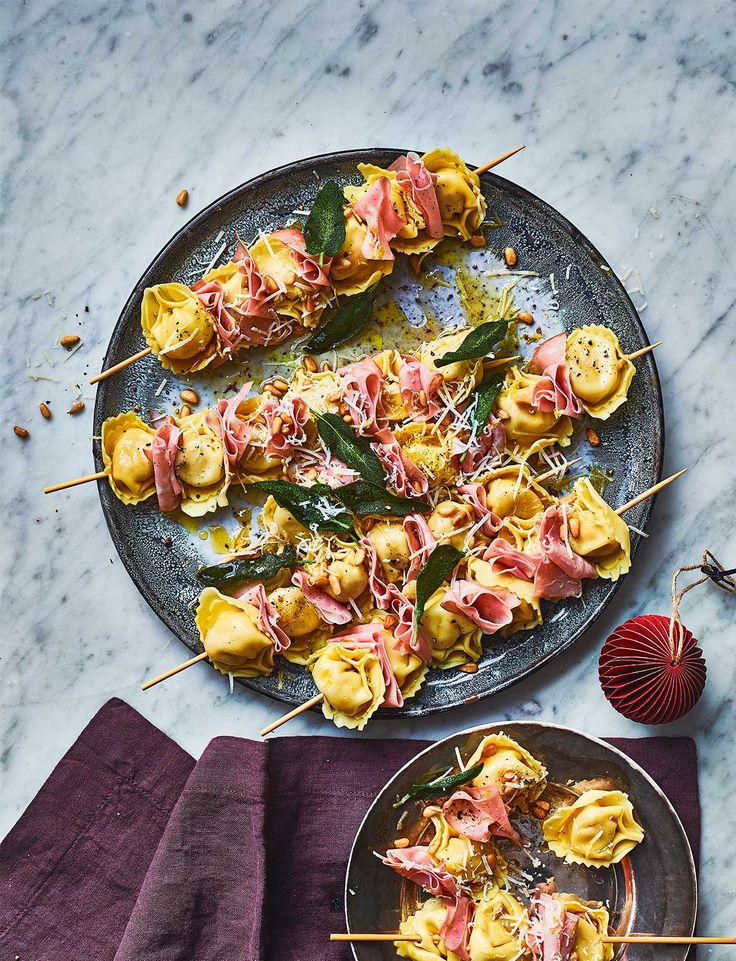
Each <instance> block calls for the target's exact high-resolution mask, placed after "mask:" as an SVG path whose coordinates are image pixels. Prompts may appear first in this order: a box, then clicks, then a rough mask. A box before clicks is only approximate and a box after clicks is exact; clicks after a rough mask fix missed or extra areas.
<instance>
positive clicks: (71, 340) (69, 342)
mask: <svg viewBox="0 0 736 961" xmlns="http://www.w3.org/2000/svg"><path fill="white" fill-rule="evenodd" d="M80 340H81V337H77V335H76V334H65V335H64V337H59V343H60V344H61V346H62V347H65V348H66V349H67V350H71V349H72V347H76V346H77V344H78V343H79V341H80Z"/></svg>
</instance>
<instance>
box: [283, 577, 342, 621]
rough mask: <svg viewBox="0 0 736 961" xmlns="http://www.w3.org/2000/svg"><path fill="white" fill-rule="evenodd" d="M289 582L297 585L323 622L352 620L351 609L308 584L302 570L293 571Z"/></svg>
mask: <svg viewBox="0 0 736 961" xmlns="http://www.w3.org/2000/svg"><path fill="white" fill-rule="evenodd" d="M291 583H292V584H294V585H295V586H296V587H298V588H299V590H300V591H301V592H302V594H303V595H304V596H305V597H306V599H307V600H308V601H309V603H310V604H311V605H312V606H313V607H315V608H316V609H317V613H318V614H319V616H320V617H321V618H322V620H323V621H324V622H325V624H349V623H350V622H351V621H352V619H353V612H352V610H351V609H350V608H349V607H348V606H347V605H346V604H341V603H340V601H336V600H335V598H334V597H330V595H329V594H328V593H327V592H326V591H323V590H321V589H320V588H319V587H314V585H312V584H310V583H309V581H308V580H307V575H306V573H305V572H304V571H294V573H293V574H292V576H291Z"/></svg>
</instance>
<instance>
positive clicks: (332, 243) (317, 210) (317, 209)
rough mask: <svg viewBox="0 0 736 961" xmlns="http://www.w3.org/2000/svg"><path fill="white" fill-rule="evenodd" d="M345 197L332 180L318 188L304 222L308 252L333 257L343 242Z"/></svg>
mask: <svg viewBox="0 0 736 961" xmlns="http://www.w3.org/2000/svg"><path fill="white" fill-rule="evenodd" d="M344 207H345V197H344V196H343V193H342V190H340V188H339V187H338V185H337V184H336V183H335V181H334V180H328V181H327V183H326V184H325V185H324V186H323V187H322V188H320V191H319V193H318V194H317V197H316V199H315V201H314V204H313V205H312V209H311V211H310V213H309V216H308V217H307V222H306V223H305V224H304V242H305V244H306V247H307V253H308V254H325V255H326V256H327V257H334V256H335V254H337V253H338V252H339V250H340V248H341V247H342V245H343V244H344V243H345V215H344V213H343V208H344Z"/></svg>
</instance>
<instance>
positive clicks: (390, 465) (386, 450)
mask: <svg viewBox="0 0 736 961" xmlns="http://www.w3.org/2000/svg"><path fill="white" fill-rule="evenodd" d="M374 436H375V438H376V440H375V442H374V443H373V444H371V447H372V448H373V450H374V451H375V452H376V455H377V457H378V459H379V460H380V462H381V464H382V465H383V467H384V469H385V471H386V473H387V474H388V478H389V481H390V482H391V486H392V487H393V488H394V490H395V491H396V493H397V494H399V495H400V496H401V497H421V496H422V495H423V494H426V493H427V491H428V490H429V481H428V479H427V477H426V476H425V475H424V474H423V473H422V471H421V470H420V469H419V468H418V467H417V465H416V464H415V463H414V461H413V460H412V459H411V458H410V457H409V455H408V454H405V453H404V451H403V450H402V449H401V445H400V444H399V442H398V441H397V440H396V438H395V437H394V435H393V434H392V433H391V431H390V430H389V429H388V428H387V427H385V428H384V429H383V430H381V431H378V432H376V434H375V435H374Z"/></svg>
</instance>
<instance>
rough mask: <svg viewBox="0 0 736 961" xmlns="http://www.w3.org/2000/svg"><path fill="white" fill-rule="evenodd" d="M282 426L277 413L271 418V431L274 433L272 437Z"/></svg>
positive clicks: (278, 432) (279, 431)
mask: <svg viewBox="0 0 736 961" xmlns="http://www.w3.org/2000/svg"><path fill="white" fill-rule="evenodd" d="M282 426H283V422H282V420H281V418H280V417H279V415H278V414H277V415H276V416H275V417H274V419H273V423H272V424H271V433H272V434H273V435H274V437H275V436H276V434H280V433H281V428H282Z"/></svg>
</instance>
